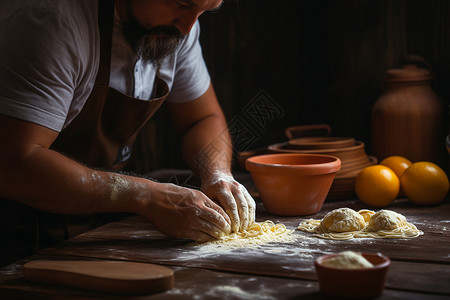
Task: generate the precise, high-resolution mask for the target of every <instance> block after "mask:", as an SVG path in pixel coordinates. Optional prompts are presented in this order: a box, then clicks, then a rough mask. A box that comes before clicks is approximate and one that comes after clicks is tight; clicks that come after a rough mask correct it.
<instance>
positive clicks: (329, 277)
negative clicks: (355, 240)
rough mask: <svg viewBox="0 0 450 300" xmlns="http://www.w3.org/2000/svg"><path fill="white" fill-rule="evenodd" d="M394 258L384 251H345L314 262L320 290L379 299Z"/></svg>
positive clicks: (325, 292) (331, 294)
mask: <svg viewBox="0 0 450 300" xmlns="http://www.w3.org/2000/svg"><path fill="white" fill-rule="evenodd" d="M390 263H391V261H390V259H389V258H388V257H386V256H384V255H383V254H381V253H362V252H356V251H343V252H340V253H335V254H327V255H322V256H320V257H318V258H317V259H316V260H315V261H314V266H315V268H316V273H317V278H318V280H319V287H320V290H321V291H322V292H323V293H324V294H326V295H328V296H334V297H342V298H346V299H347V298H376V297H379V296H380V295H381V294H382V293H383V290H384V285H385V282H386V274H387V271H388V268H389V265H390Z"/></svg>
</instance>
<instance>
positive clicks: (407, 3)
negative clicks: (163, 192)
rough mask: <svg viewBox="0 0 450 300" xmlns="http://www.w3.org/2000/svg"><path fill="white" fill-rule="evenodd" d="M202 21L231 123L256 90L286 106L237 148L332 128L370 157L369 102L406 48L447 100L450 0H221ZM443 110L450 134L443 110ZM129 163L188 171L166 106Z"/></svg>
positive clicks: (206, 48) (208, 55)
mask: <svg viewBox="0 0 450 300" xmlns="http://www.w3.org/2000/svg"><path fill="white" fill-rule="evenodd" d="M200 23H201V29H202V34H201V42H202V47H203V53H204V57H205V61H206V63H207V65H208V68H209V71H210V74H211V77H212V81H213V84H214V87H215V90H216V93H217V96H218V98H219V101H220V102H221V105H222V107H223V110H224V112H225V115H226V117H227V119H228V121H229V123H233V121H236V120H239V119H242V117H243V116H244V115H245V108H246V106H248V105H249V104H251V103H252V101H254V100H255V98H257V97H259V96H261V94H263V95H265V96H266V97H269V99H270V100H271V101H273V102H274V103H276V105H277V107H278V108H281V110H282V114H279V115H277V116H273V117H272V118H271V119H270V120H269V121H268V122H266V123H265V124H264V128H263V129H262V130H259V131H258V130H257V131H255V130H253V133H254V135H253V136H252V139H251V140H249V142H248V143H247V144H245V143H244V144H242V143H241V144H240V146H241V148H242V147H244V146H245V148H248V149H253V148H258V147H261V146H267V145H269V144H273V143H276V142H281V141H285V140H286V137H285V136H284V129H285V128H286V127H288V126H294V125H305V124H328V125H330V127H331V129H332V133H331V135H333V136H346V137H355V138H356V139H357V140H360V141H363V142H364V143H365V145H366V152H367V153H368V154H371V118H370V113H371V108H372V105H373V104H374V102H375V100H376V99H377V98H378V97H379V96H380V95H381V93H382V92H383V90H384V83H383V77H384V74H385V72H386V70H387V69H390V68H394V67H398V66H399V65H400V61H401V59H402V57H404V56H405V55H406V54H415V55H419V56H421V57H422V58H424V59H425V60H426V61H427V62H428V63H429V65H430V66H431V68H432V71H433V73H434V75H435V78H434V79H433V81H432V87H433V89H434V90H435V92H436V93H437V94H438V96H439V97H440V98H441V101H442V103H443V107H444V108H447V107H448V105H449V99H450V1H447V0H426V1H425V0H376V1H372V0H330V1H327V0H289V1H288V0H240V1H238V0H226V1H225V3H224V5H223V7H222V8H221V9H220V10H219V11H218V12H215V13H205V14H203V15H202V16H201V17H200ZM442 114H443V117H444V119H445V130H444V131H445V132H448V129H447V128H448V111H447V109H443V112H442ZM442 147H443V149H445V144H444V137H442ZM248 149H238V150H241V151H242V150H248ZM130 166H131V168H133V170H134V171H137V172H148V171H150V170H152V169H155V168H184V167H185V164H184V162H183V161H182V159H181V154H180V150H179V142H178V137H177V136H176V135H175V134H174V133H173V131H172V129H171V128H170V124H169V122H168V120H167V116H166V112H165V110H164V108H163V109H161V111H159V112H158V113H157V115H156V116H155V117H154V119H153V120H152V121H151V122H150V123H149V124H148V126H146V128H145V130H144V131H143V133H142V135H141V139H140V141H139V142H138V144H137V146H136V147H135V157H134V160H133V162H132V164H131V165H130Z"/></svg>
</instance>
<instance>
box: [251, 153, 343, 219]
mask: <svg viewBox="0 0 450 300" xmlns="http://www.w3.org/2000/svg"><path fill="white" fill-rule="evenodd" d="M245 166H246V168H247V170H248V171H249V172H250V174H251V176H252V179H253V182H254V183H255V186H256V189H257V190H258V192H259V195H260V198H261V201H262V202H263V204H264V207H265V209H266V211H267V212H269V213H271V214H275V215H279V216H301V215H310V214H314V213H317V212H318V211H319V210H320V209H321V208H322V205H323V203H324V201H325V198H326V197H327V194H328V191H329V190H330V187H331V184H332V183H333V179H334V177H335V175H336V172H337V171H339V169H340V168H341V161H340V159H339V158H337V157H334V156H329V155H319V154H296V153H290V154H267V155H258V156H253V157H250V158H248V159H247V160H246V162H245Z"/></svg>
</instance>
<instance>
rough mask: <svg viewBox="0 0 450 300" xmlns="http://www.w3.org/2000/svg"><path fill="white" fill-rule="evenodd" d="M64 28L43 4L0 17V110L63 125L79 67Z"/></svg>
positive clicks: (72, 38)
mask: <svg viewBox="0 0 450 300" xmlns="http://www.w3.org/2000/svg"><path fill="white" fill-rule="evenodd" d="M68 27H69V26H68V23H67V22H66V20H65V19H64V18H62V17H61V16H59V15H58V13H55V12H52V11H50V10H48V9H44V8H21V9H19V10H17V11H15V12H14V13H13V14H12V15H11V16H9V17H8V18H6V19H4V20H2V21H1V22H0V41H1V44H0V114H3V115H7V116H11V117H15V118H19V119H22V120H26V121H29V122H33V123H37V124H40V125H42V126H45V127H48V128H50V129H53V130H56V131H60V130H61V129H62V127H63V124H64V122H65V119H66V116H67V113H68V110H69V107H70V104H71V101H72V98H73V93H74V88H75V86H76V81H77V78H78V74H79V68H80V65H79V64H78V60H77V59H74V58H76V57H77V54H76V53H77V46H76V41H77V39H78V37H77V36H75V35H74V34H73V30H71V29H69V28H68Z"/></svg>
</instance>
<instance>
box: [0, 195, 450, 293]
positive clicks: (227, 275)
mask: <svg viewBox="0 0 450 300" xmlns="http://www.w3.org/2000/svg"><path fill="white" fill-rule="evenodd" d="M257 203H258V211H257V220H258V221H264V220H268V219H269V220H272V221H274V222H276V223H278V222H280V223H283V224H285V225H286V226H287V227H288V229H296V227H297V225H298V224H299V223H300V222H301V221H302V220H304V219H309V218H314V219H320V218H322V217H323V216H324V215H325V214H326V213H327V212H329V211H331V210H332V209H335V208H339V207H350V208H353V209H355V210H358V209H362V208H368V207H366V206H364V205H363V204H362V203H361V202H359V201H358V200H356V199H352V200H345V201H334V202H329V201H327V202H326V203H325V204H324V206H323V208H322V209H321V211H320V212H319V213H317V214H316V215H313V216H306V217H278V216H273V215H268V214H267V213H266V212H265V211H264V207H263V205H262V204H261V203H260V202H259V200H258V199H257ZM387 209H391V210H394V211H396V212H399V213H401V214H403V215H405V216H406V218H407V220H408V221H409V222H411V223H413V224H415V225H416V226H417V227H418V228H419V229H420V230H422V231H423V232H424V235H422V236H419V237H417V238H413V239H353V240H347V241H334V240H324V239H319V238H315V237H312V236H311V234H310V233H307V232H301V231H298V230H295V231H294V233H292V234H293V235H295V236H296V237H297V239H296V240H295V241H293V242H288V243H283V244H280V243H274V244H266V245H261V246H258V247H255V248H245V249H233V250H221V251H217V249H216V250H212V249H211V248H206V247H194V246H193V245H192V244H191V242H189V241H185V240H179V239H172V238H169V237H166V236H164V235H162V234H161V233H159V232H158V231H156V230H155V229H154V227H153V226H152V225H151V224H150V223H148V222H147V221H146V220H144V219H143V218H141V217H138V216H131V217H128V218H126V219H124V220H121V221H119V222H114V223H109V224H106V225H104V226H101V227H99V228H97V229H94V230H92V231H89V232H86V233H84V234H82V235H79V236H77V237H75V238H73V239H71V240H68V241H66V242H64V243H62V244H60V245H57V246H55V247H53V248H48V249H44V250H43V251H41V252H40V253H38V254H37V255H35V256H33V257H29V258H26V259H24V260H21V261H18V262H16V263H14V264H12V265H10V266H7V267H4V268H2V269H0V295H1V296H2V297H3V296H5V299H17V298H18V299H31V298H33V299H40V298H43V299H47V298H55V299H61V298H64V299H79V298H89V299H114V298H116V297H117V298H120V299H299V298H301V299H328V298H327V297H325V296H324V295H323V294H321V292H320V290H319V285H318V283H317V277H316V273H315V269H314V265H313V262H314V259H315V258H317V257H318V256H320V255H322V254H328V253H335V252H340V251H343V250H353V251H363V252H380V253H382V254H384V255H386V256H388V257H389V258H390V259H391V261H392V263H391V265H390V267H389V271H388V275H387V280H386V289H385V291H384V293H383V295H382V296H381V297H380V299H450V284H449V283H450V203H449V201H448V199H447V200H446V201H445V202H444V203H441V204H440V205H438V206H432V207H420V206H416V205H413V204H411V203H410V202H408V201H407V200H406V199H398V200H396V201H395V203H394V204H393V205H392V206H389V207H388V208H387ZM375 210H377V209H375ZM36 259H76V260H105V259H107V260H111V259H112V260H124V261H136V262H145V263H153V264H161V265H165V266H169V267H170V268H172V269H173V270H174V271H175V286H174V288H172V289H171V290H169V291H166V292H164V293H158V294H153V295H142V296H139V297H136V296H129V297H124V296H120V297H119V296H116V295H110V294H103V293H95V292H90V291H84V290H81V289H75V288H68V287H61V286H54V285H44V284H38V283H31V282H27V281H26V280H25V279H23V275H22V266H23V264H24V263H26V262H27V261H30V260H36ZM2 297H0V298H2ZM30 297H31V298H30ZM2 299H3V298H2Z"/></svg>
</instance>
